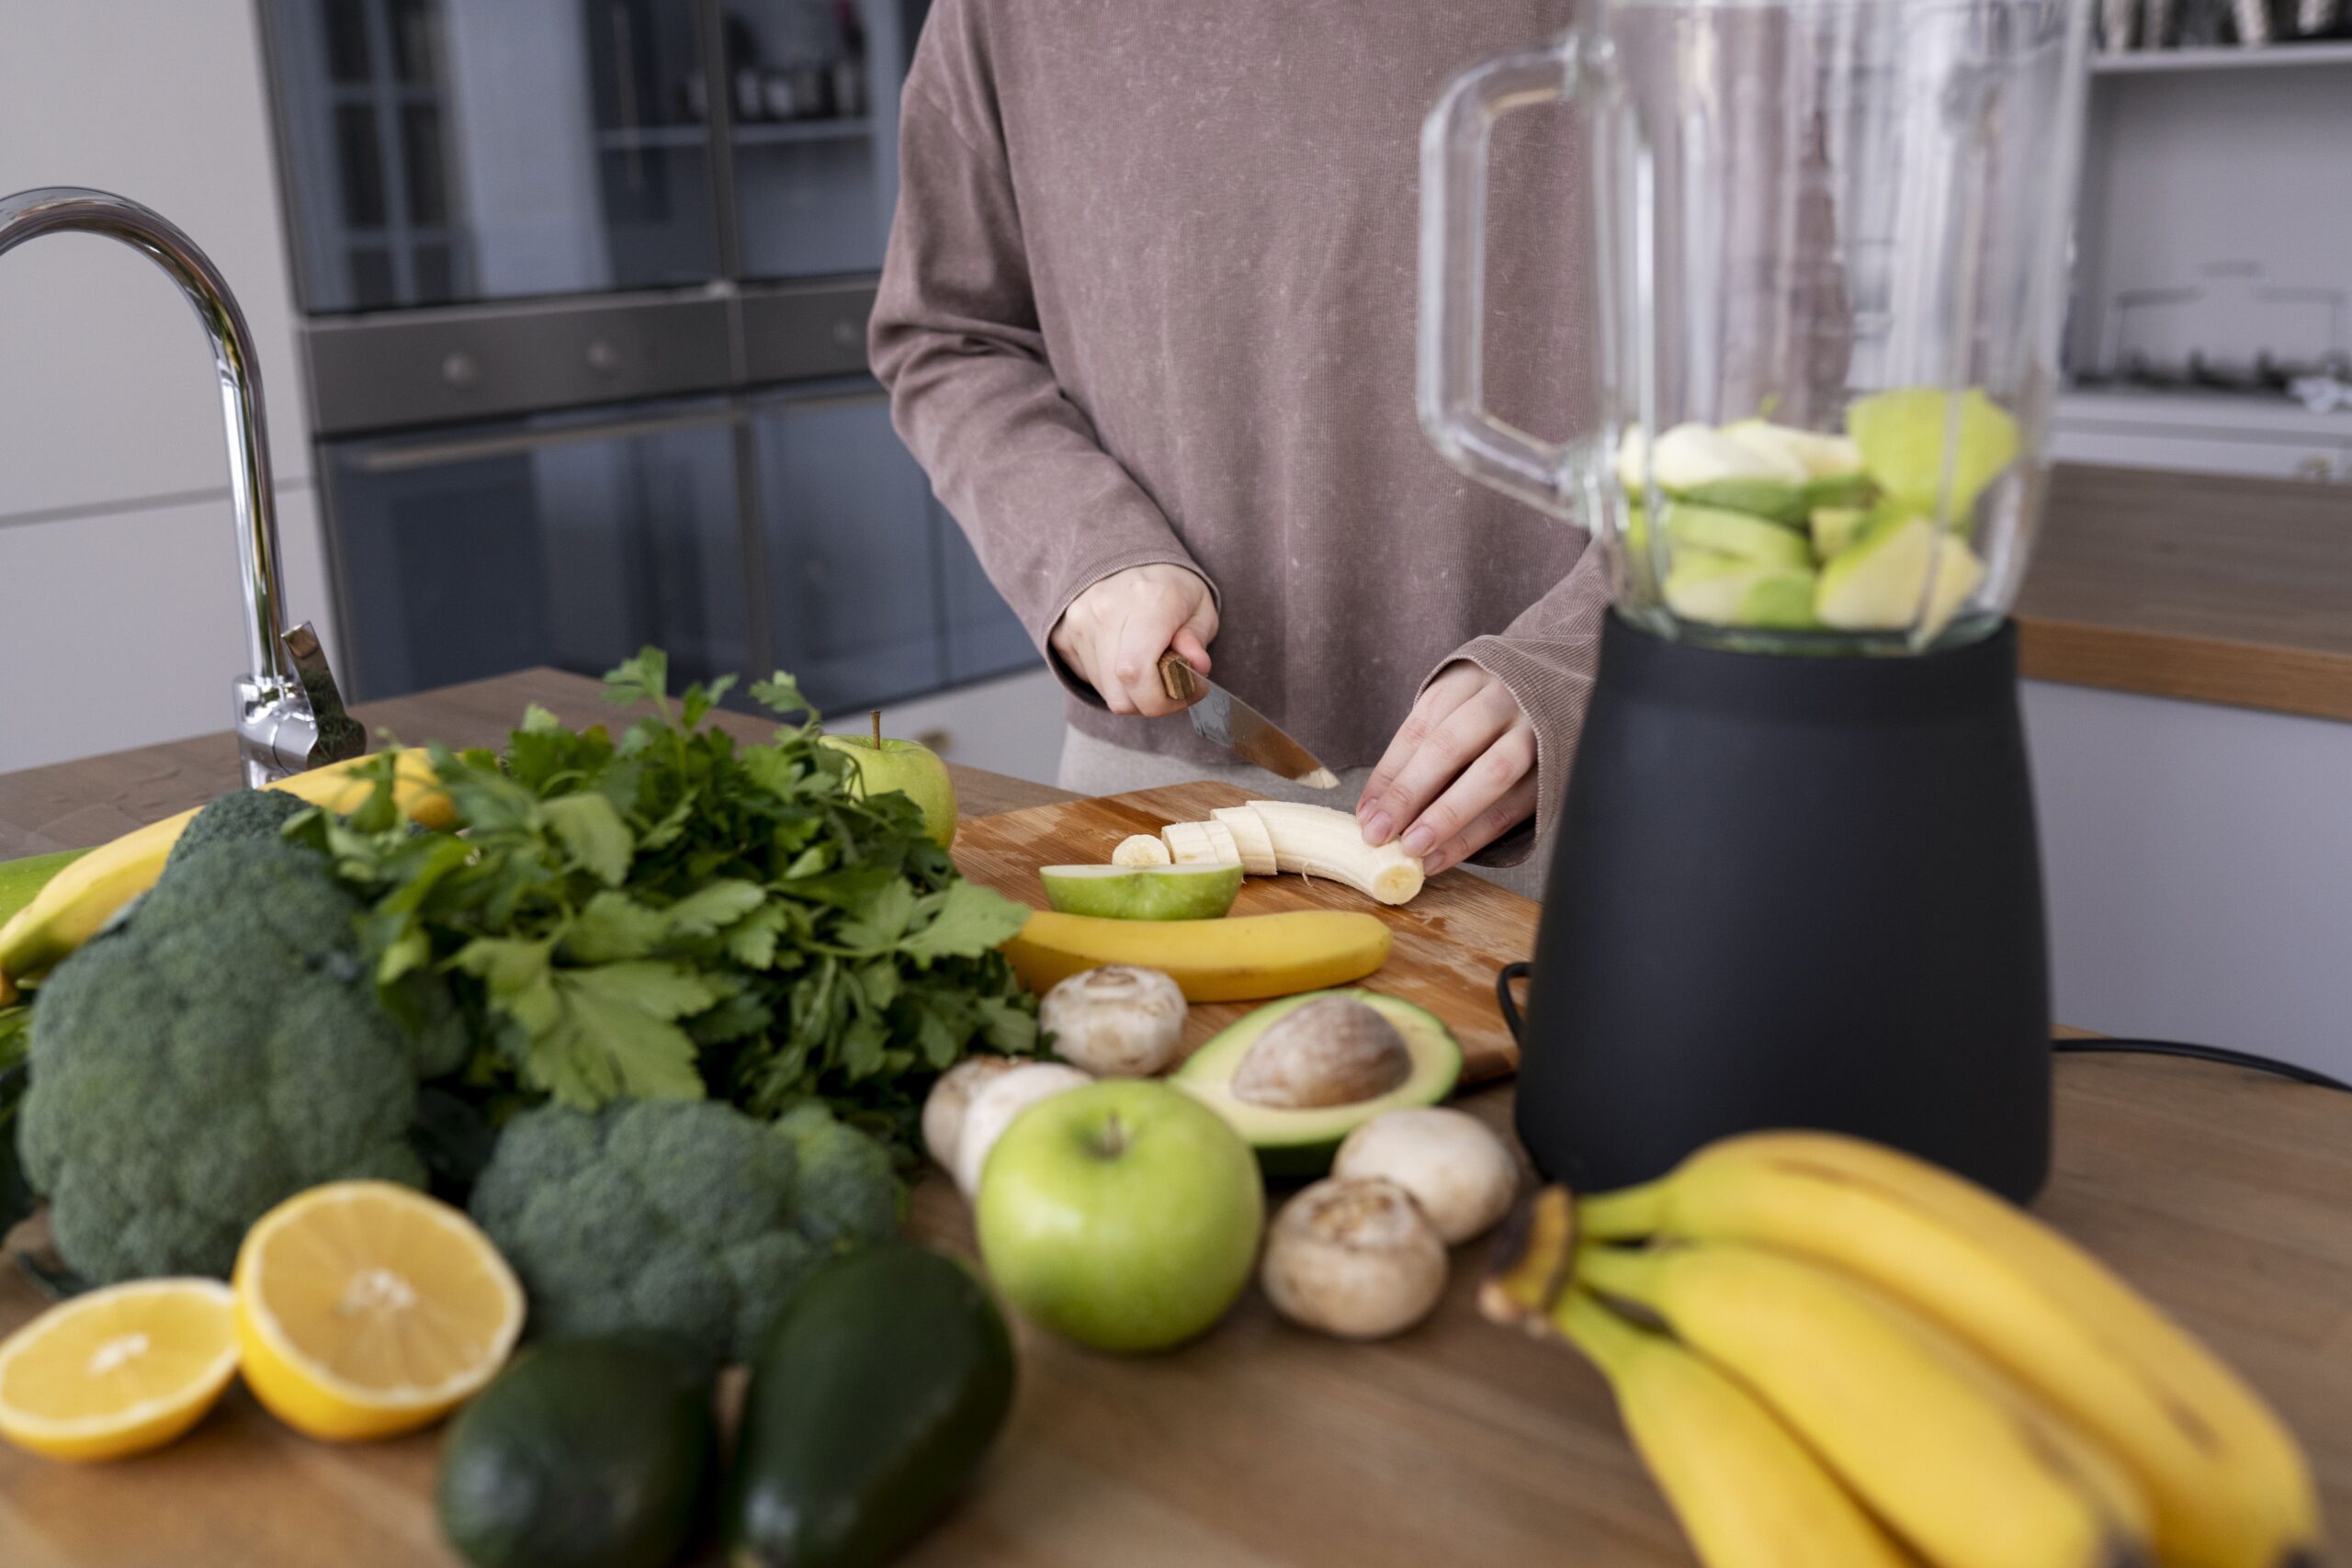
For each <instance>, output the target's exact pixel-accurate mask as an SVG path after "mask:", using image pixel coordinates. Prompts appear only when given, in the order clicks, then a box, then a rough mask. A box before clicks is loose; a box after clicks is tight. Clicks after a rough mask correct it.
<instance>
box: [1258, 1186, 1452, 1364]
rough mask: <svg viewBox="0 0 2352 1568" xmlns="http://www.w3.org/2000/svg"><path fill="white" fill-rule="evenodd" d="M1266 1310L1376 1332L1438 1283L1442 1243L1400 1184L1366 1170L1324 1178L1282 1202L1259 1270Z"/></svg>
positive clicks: (1402, 1318)
mask: <svg viewBox="0 0 2352 1568" xmlns="http://www.w3.org/2000/svg"><path fill="white" fill-rule="evenodd" d="M1261 1280H1262V1281H1263V1283H1264V1285H1265V1288H1266V1297H1267V1299H1268V1300H1269V1301H1271V1302H1272V1303H1273V1304H1274V1310H1275V1311H1276V1312H1279V1313H1281V1314H1283V1316H1284V1317H1286V1318H1289V1319H1290V1320H1291V1321H1292V1322H1293V1323H1296V1324H1298V1325H1302V1326H1304V1327H1307V1328H1314V1329H1319V1330H1320V1331H1322V1332H1323V1333H1326V1334H1333V1335H1338V1336H1339V1337H1341V1338H1345V1339H1385V1338H1386V1337H1388V1336H1390V1335H1392V1334H1401V1333H1403V1332H1404V1331H1405V1330H1406V1329H1408V1328H1410V1327H1412V1326H1413V1325H1415V1324H1417V1323H1419V1322H1420V1321H1421V1319H1423V1318H1425V1317H1427V1316H1428V1315H1429V1314H1430V1312H1431V1311H1432V1310H1433V1309H1434V1308H1435V1307H1436V1306H1437V1303H1438V1299H1439V1298H1440V1297H1441V1296H1442V1295H1443V1294H1444V1293H1445V1244H1444V1243H1443V1242H1442V1241H1440V1240H1439V1239H1438V1235H1437V1232H1436V1231H1435V1230H1434V1229H1432V1228H1431V1227H1430V1223H1429V1220H1428V1218H1427V1217H1426V1216H1425V1215H1423V1214H1422V1213H1421V1211H1420V1208H1419V1205H1418V1204H1416V1203H1415V1202H1414V1201H1413V1200H1412V1197H1411V1195H1410V1194H1408V1193H1407V1192H1406V1190H1404V1189H1403V1188H1401V1187H1399V1186H1397V1184H1396V1183H1394V1182H1390V1181H1382V1180H1379V1179H1375V1178H1371V1177H1349V1178H1334V1179H1329V1180H1325V1181H1318V1182H1316V1183H1315V1184H1314V1185H1313V1186H1311V1187H1307V1188H1306V1189H1303V1190H1301V1191H1300V1192H1299V1193H1298V1195H1297V1196H1296V1197H1295V1198H1293V1199H1292V1200H1291V1201H1289V1202H1288V1203H1285V1204H1283V1209H1282V1212H1281V1213H1279V1214H1276V1215H1275V1216H1274V1223H1273V1225H1272V1228H1271V1229H1270V1230H1269V1232H1268V1233H1267V1239H1266V1260H1265V1264H1264V1267H1263V1270H1262V1272H1261Z"/></svg>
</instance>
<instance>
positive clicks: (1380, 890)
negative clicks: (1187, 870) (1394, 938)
mask: <svg viewBox="0 0 2352 1568" xmlns="http://www.w3.org/2000/svg"><path fill="white" fill-rule="evenodd" d="M1250 809H1251V810H1253V811H1255V812H1256V813H1257V814H1258V818H1259V820H1261V821H1262V822H1263V823H1265V825H1266V832H1267V836H1268V837H1269V838H1271V839H1272V841H1273V849H1274V864H1275V865H1276V866H1277V867H1278V868H1279V869H1281V870H1283V871H1289V872H1296V873H1298V874H1301V875H1303V876H1321V877H1327V878H1329V880H1331V881H1333V882H1344V883H1346V884H1347V885H1348V886H1351V887H1352V888H1354V889H1355V890H1356V891H1357V892H1359V893H1364V894H1369V895H1370V896H1371V897H1374V898H1377V899H1378V900H1380V902H1382V903H1384V904H1402V903H1405V902H1406V901H1408V899H1410V898H1411V897H1413V895H1415V894H1416V893H1419V891H1420V890H1421V880H1422V878H1421V858H1420V856H1419V855H1408V854H1407V853H1406V852H1404V851H1403V850H1401V849H1399V848H1398V847H1397V845H1396V844H1395V843H1394V842H1390V843H1385V844H1383V845H1381V846H1380V847H1379V848H1377V849H1374V847H1373V846H1371V845H1370V844H1367V843H1365V842H1364V841H1363V829H1362V828H1360V827H1359V826H1358V825H1357V823H1356V819H1355V817H1354V815H1353V814H1352V813H1351V812H1346V811H1339V810H1335V809H1333V808H1332V807H1329V806H1306V805H1301V804H1299V803H1297V802H1294V801H1287V800H1261V801H1255V802H1253V803H1251V806H1250ZM1172 830H1173V829H1170V831H1172ZM1169 848H1170V849H1171V850H1174V849H1175V848H1176V845H1175V841H1174V840H1170V842H1169ZM1176 858H1177V860H1178V861H1179V862H1182V859H1183V858H1184V857H1183V854H1182V852H1181V851H1178V852H1177V856H1176Z"/></svg>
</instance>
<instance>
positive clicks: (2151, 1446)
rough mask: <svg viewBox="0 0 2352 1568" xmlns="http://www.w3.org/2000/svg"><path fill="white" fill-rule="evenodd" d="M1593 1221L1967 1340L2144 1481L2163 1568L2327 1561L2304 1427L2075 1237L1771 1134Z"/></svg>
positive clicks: (1968, 1196) (1903, 1158)
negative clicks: (2296, 1428) (1779, 1269)
mask: <svg viewBox="0 0 2352 1568" xmlns="http://www.w3.org/2000/svg"><path fill="white" fill-rule="evenodd" d="M1578 1223H1579V1225H1580V1226H1581V1228H1582V1229H1583V1230H1584V1231H1585V1233H1586V1234H1588V1235H1593V1236H1596V1237H1599V1238H1604V1239H1625V1238H1629V1237H1634V1236H1647V1235H1661V1236H1668V1237H1677V1238H1684V1239H1692V1240H1736V1241H1744V1242H1753V1243H1758V1244H1760V1245H1764V1246H1768V1247H1774V1248H1777V1249H1779V1250H1781V1251H1785V1252H1790V1253H1795V1254H1800V1255H1803V1256H1804V1257H1807V1258H1814V1259H1816V1260H1818V1261H1820V1262H1823V1263H1826V1264H1829V1265H1832V1266H1834V1267H1835V1268H1837V1269H1841V1270H1843V1271H1845V1272H1846V1273H1849V1274H1851V1275H1853V1276H1855V1277H1857V1278H1860V1279H1861V1280H1867V1281H1868V1282H1870V1283H1871V1284H1872V1285H1874V1286H1876V1287H1877V1288H1878V1289H1880V1290H1881V1291H1883V1292H1886V1293H1888V1294H1889V1295H1892V1296H1894V1297H1896V1298H1898V1299H1900V1300H1902V1301H1903V1302H1905V1303H1907V1304H1908V1305H1909V1306H1911V1307H1912V1308H1913V1309H1914V1310H1915V1311H1917V1312H1918V1313H1919V1314H1922V1315H1924V1316H1926V1317H1928V1318H1929V1319H1931V1320H1933V1321H1934V1322H1936V1323H1938V1324H1939V1325H1941V1326H1942V1327H1943V1328H1944V1329H1946V1330H1947V1331H1949V1332H1950V1333H1951V1334H1952V1335H1953V1336H1955V1337H1958V1338H1960V1339H1962V1340H1963V1341H1965V1342H1966V1343H1968V1344H1969V1345H1970V1346H1972V1347H1973V1348H1974V1349H1975V1350H1977V1351H1978V1352H1979V1353H1980V1354H1982V1355H1983V1356H1985V1358H1986V1359H1989V1360H1991V1361H1993V1362H1994V1363H1995V1364H1996V1365H1997V1366H1999V1367H2001V1368H2002V1369H2003V1370H2004V1371H2007V1373H2008V1374H2009V1375H2010V1376H2011V1377H2012V1378H2013V1379H2015V1380H2016V1381H2017V1382H2018V1383H2020V1384H2021V1385H2023V1386H2024V1387H2025V1388H2027V1389H2029V1390H2030V1391H2031V1392H2032V1393H2034V1394H2035V1395H2036V1396H2037V1397H2038V1398H2040V1399H2041V1400H2042V1401H2043V1402H2044V1403H2046V1404H2049V1405H2051V1406H2052V1408H2054V1409H2056V1410H2057V1411H2059V1412H2060V1413H2061V1414H2063V1415H2064V1416H2066V1417H2067V1418H2068V1419H2069V1420H2071V1421H2072V1422H2073V1424H2074V1425H2075V1427H2077V1428H2079V1429H2080V1430H2081V1431H2082V1432H2084V1433H2085V1434H2086V1435H2087V1436H2089V1437H2091V1438H2096V1439H2098V1441H2099V1442H2100V1443H2102V1444H2103V1445H2104V1446H2105V1447H2106V1448H2107V1450H2108V1451H2109V1452H2110V1453H2112V1454H2113V1455H2114V1456H2115V1457H2116V1458H2117V1459H2118V1460H2119V1461H2121V1462H2122V1463H2123V1464H2124V1465H2125V1467H2126V1468H2127V1469H2129V1470H2130V1471H2131V1472H2132V1474H2133V1475H2134V1476H2135V1477H2136V1478H2137V1480H2138V1481H2139V1483H2140V1485H2141V1487H2142V1489H2143V1491H2144V1492H2145V1493H2146V1495H2147V1496H2148V1500H2149V1503H2150V1506H2152V1507H2153V1509H2154V1516H2155V1537H2156V1548H2157V1553H2158V1556H2159V1558H2160V1559H2161V1560H2162V1561H2163V1562H2165V1563H2167V1564H2170V1565H2172V1568H2290V1565H2292V1564H2299V1563H2316V1562H2318V1561H2319V1557H2320V1545H2321V1541H2320V1538H2321V1533H2322V1532H2321V1527H2320V1517H2319V1502H2318V1497H2317V1495H2316V1493H2315V1491H2314V1488H2313V1486H2312V1477H2311V1472H2310V1469H2309V1467H2308V1466H2307V1465H2306V1464H2305V1462H2304V1461H2303V1457H2302V1455H2301V1452H2300V1451H2299V1450H2297V1448H2296V1446H2295V1441H2294V1438H2293V1437H2292V1436H2291V1435H2290V1434H2289V1432H2288V1431H2287V1429H2286V1427H2284V1426H2283V1425H2282V1424H2281V1423H2280V1422H2279V1420H2278V1417H2277V1416H2275V1415H2273V1414H2272V1413H2271V1411H2270V1409H2269V1408H2268V1407H2267V1405H2266V1404H2263V1402H2262V1400H2261V1398H2260V1397H2259V1396H2258V1395H2256V1393H2254V1391H2253V1390H2252V1389H2250V1388H2248V1387H2247V1386H2246V1384H2245V1382H2243V1381H2242V1380H2240V1379H2239V1378H2238V1376H2237V1375H2236V1374H2235V1373H2234V1372H2233V1371H2231V1370H2230V1369H2229V1368H2228V1367H2227V1366H2225V1365H2223V1364H2222V1362H2221V1361H2220V1360H2219V1359H2217V1358H2215V1357H2214V1356H2213V1354H2212V1353H2211V1351H2209V1350H2207V1349H2206V1348H2204V1346H2202V1345H2200V1344H2199V1343H2198V1342H2197V1340H2196V1339H2194V1338H2193V1337H2190V1336H2189V1334H2188V1332H2187V1331H2186V1330H2184V1329H2183V1328H2181V1327H2180V1326H2179V1325H2177V1324H2176V1323H2174V1322H2173V1321H2172V1320H2171V1319H2170V1318H2168V1317H2166V1316H2165V1315H2164V1314H2162V1313H2161V1312H2159V1311H2158V1310H2157V1309H2156V1308H2155V1307H2154V1306H2153V1305H2151V1304H2150V1303H2148V1302H2147V1301H2146V1300H2144V1299H2143V1297H2141V1296H2140V1295H2139V1294H2137V1293H2136V1292H2133V1291H2132V1290H2131V1287H2130V1286H2128V1285H2126V1284H2125V1283H2124V1282H2123V1281H2122V1280H2120V1279H2119V1278H2117V1277H2116V1275H2115V1274H2114V1273H2113V1272H2112V1271H2110V1270H2109V1269H2108V1268H2107V1267H2106V1266H2105V1265H2104V1264H2101V1263H2100V1262H2099V1261H2098V1259H2096V1258H2093V1257H2091V1256H2090V1255H2089V1254H2088V1253H2086V1252H2085V1251H2084V1250H2083V1249H2082V1248H2080V1247H2076V1246H2075V1244H2074V1243H2073V1242H2071V1241H2068V1240H2067V1239H2066V1238H2065V1237H2064V1236H2062V1235H2059V1234H2058V1233H2057V1232H2055V1231H2053V1230H2052V1229H2050V1228H2049V1227H2048V1226H2046V1225H2043V1224H2041V1223H2040V1222H2039V1221H2037V1220H2035V1219H2034V1218H2033V1217H2032V1216H2030V1214H2027V1213H2025V1212H2024V1211H2022V1210H2020V1209H2018V1208H2015V1207H2013V1206H2012V1205H2010V1204H2008V1203H2007V1202H2004V1201H2002V1200H2000V1199H1998V1198H1996V1197H1995V1196H1993V1195H1992V1194H1991V1193H1989V1192H1986V1191H1985V1190H1982V1189H1980V1188H1977V1187H1975V1186H1973V1185H1972V1184H1970V1183H1968V1182H1966V1181H1963V1180H1962V1179H1960V1178H1958V1177H1955V1176H1952V1175H1951V1174H1949V1173H1947V1172H1945V1171H1943V1170H1941V1169H1939V1168H1937V1167H1935V1166H1931V1165H1929V1164H1928V1163H1926V1162H1925V1161H1923V1160H1918V1159H1914V1158H1913V1157H1911V1156H1908V1155H1905V1154H1901V1153H1898V1152H1896V1151H1895V1150H1893V1149H1888V1148H1885V1147H1883V1146H1881V1145H1876V1144H1870V1143H1865V1142H1862V1141H1860V1140H1859V1139H1854V1138H1846V1137H1838V1136H1835V1135H1832V1134H1819V1133H1764V1134H1752V1135H1748V1136H1744V1137H1738V1138H1729V1139H1725V1140H1724V1141H1723V1142H1721V1143H1719V1144H1716V1145H1713V1146H1712V1147H1709V1148H1706V1149H1703V1150H1702V1151H1700V1152H1699V1153H1698V1154H1696V1155H1693V1156H1691V1158H1690V1159H1688V1160H1686V1161H1684V1162H1683V1164H1682V1165H1681V1166H1680V1167H1679V1168H1677V1169H1676V1170H1674V1171H1673V1172H1672V1173H1670V1174H1669V1175H1668V1176H1666V1177H1664V1178H1662V1179H1659V1180H1657V1181H1655V1182H1652V1183H1649V1184H1648V1185H1646V1186H1644V1187H1638V1188H1631V1189H1628V1190H1624V1191H1623V1192H1614V1193H1605V1194H1601V1195H1600V1196H1597V1197H1592V1198H1588V1199H1586V1200H1584V1201H1582V1202H1581V1203H1580V1204H1579V1205H1578Z"/></svg>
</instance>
